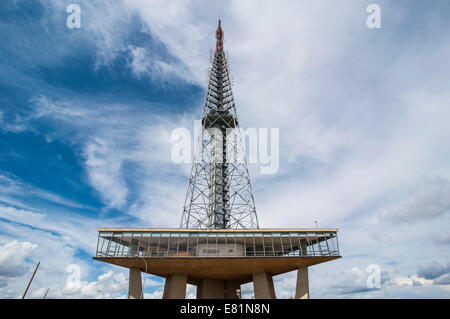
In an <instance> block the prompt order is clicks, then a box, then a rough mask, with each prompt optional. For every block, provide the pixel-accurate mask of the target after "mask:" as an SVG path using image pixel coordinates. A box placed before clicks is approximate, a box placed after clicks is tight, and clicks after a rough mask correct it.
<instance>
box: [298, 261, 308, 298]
mask: <svg viewBox="0 0 450 319" xmlns="http://www.w3.org/2000/svg"><path fill="white" fill-rule="evenodd" d="M295 299H309V280H308V267H298V271H297V287H296V289H295Z"/></svg>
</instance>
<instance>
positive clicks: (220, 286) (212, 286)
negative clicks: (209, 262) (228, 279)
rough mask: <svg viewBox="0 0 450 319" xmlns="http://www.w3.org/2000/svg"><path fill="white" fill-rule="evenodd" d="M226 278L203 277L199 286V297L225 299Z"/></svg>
mask: <svg viewBox="0 0 450 319" xmlns="http://www.w3.org/2000/svg"><path fill="white" fill-rule="evenodd" d="M224 298H225V280H220V279H210V278H203V279H202V280H201V281H200V283H199V284H198V286H197V299H224Z"/></svg>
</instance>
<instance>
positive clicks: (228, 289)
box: [225, 280, 241, 299]
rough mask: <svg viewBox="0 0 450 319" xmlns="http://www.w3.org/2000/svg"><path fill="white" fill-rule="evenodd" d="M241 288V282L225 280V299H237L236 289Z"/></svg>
mask: <svg viewBox="0 0 450 319" xmlns="http://www.w3.org/2000/svg"><path fill="white" fill-rule="evenodd" d="M238 289H239V290H241V284H240V283H239V282H237V281H233V280H227V281H226V282H225V299H239V296H238V295H237V290H238Z"/></svg>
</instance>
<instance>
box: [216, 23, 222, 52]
mask: <svg viewBox="0 0 450 319" xmlns="http://www.w3.org/2000/svg"><path fill="white" fill-rule="evenodd" d="M216 50H221V51H222V50H223V31H222V26H221V21H220V19H219V26H218V27H217V31H216Z"/></svg>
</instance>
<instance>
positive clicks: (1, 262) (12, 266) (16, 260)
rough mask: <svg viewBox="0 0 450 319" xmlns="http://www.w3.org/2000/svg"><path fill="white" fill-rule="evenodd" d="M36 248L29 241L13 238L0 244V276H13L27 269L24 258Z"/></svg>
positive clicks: (21, 273)
mask: <svg viewBox="0 0 450 319" xmlns="http://www.w3.org/2000/svg"><path fill="white" fill-rule="evenodd" d="M36 248H37V245H35V244H32V243H29V242H19V241H17V240H13V241H11V242H9V243H6V244H4V245H1V246H0V277H7V278H14V277H18V276H21V275H23V274H25V272H27V271H28V268H29V267H28V266H29V265H28V264H27V263H26V258H28V257H29V256H30V255H31V253H32V252H33V251H34V250H35V249H36Z"/></svg>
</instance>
